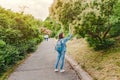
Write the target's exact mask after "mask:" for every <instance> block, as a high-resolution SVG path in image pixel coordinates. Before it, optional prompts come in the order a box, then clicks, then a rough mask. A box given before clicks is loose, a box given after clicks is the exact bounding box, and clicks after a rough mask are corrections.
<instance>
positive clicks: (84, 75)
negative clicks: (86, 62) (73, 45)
mask: <svg viewBox="0 0 120 80" xmlns="http://www.w3.org/2000/svg"><path fill="white" fill-rule="evenodd" d="M65 58H66V60H67V61H68V62H69V63H70V65H71V66H72V67H73V69H74V70H75V71H76V72H77V74H78V76H79V78H80V79H81V80H93V78H92V77H91V76H90V75H89V74H88V73H87V72H86V71H84V70H83V69H82V68H81V66H79V65H78V64H77V62H76V61H75V60H73V59H72V58H71V57H70V56H69V55H66V56H65Z"/></svg>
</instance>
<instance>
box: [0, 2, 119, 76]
mask: <svg viewBox="0 0 120 80" xmlns="http://www.w3.org/2000/svg"><path fill="white" fill-rule="evenodd" d="M49 11H50V15H49V16H48V17H47V18H46V19H45V20H44V21H42V20H38V19H35V18H34V17H33V16H32V15H29V14H24V12H19V13H17V12H13V11H11V10H9V9H8V10H6V9H4V8H2V7H0V76H1V75H2V72H5V71H6V70H7V69H9V67H10V66H11V65H14V64H15V63H16V62H18V61H19V60H22V59H24V58H25V56H26V54H28V53H30V52H32V51H35V50H36V48H37V45H38V44H39V43H40V42H41V41H42V40H43V36H44V35H45V34H49V36H50V37H57V36H58V33H59V32H61V31H64V32H65V34H68V32H70V31H71V32H72V33H73V34H74V35H76V37H78V38H81V37H82V38H84V39H85V40H86V41H87V42H88V43H89V45H90V47H92V48H93V49H95V50H108V51H112V50H113V49H120V41H119V40H120V27H119V26H120V0H54V2H53V4H52V5H51V7H50V10H49ZM47 31H48V32H47ZM49 32H50V33H49ZM76 44H77V43H76ZM111 48H112V49H111ZM71 50H72V49H71ZM76 53H77V52H76ZM91 53H92V52H91ZM96 53H97V52H96ZM84 55H86V54H84ZM95 55H96V54H95ZM102 56H103V55H102ZM78 57H79V56H78ZM92 58H93V57H92ZM80 59H82V58H80ZM86 59H87V58H86ZM87 60H89V59H87ZM81 61H82V60H81ZM81 63H82V62H81ZM90 65H91V64H90ZM83 66H84V67H86V66H85V65H83Z"/></svg>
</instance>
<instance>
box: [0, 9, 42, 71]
mask: <svg viewBox="0 0 120 80" xmlns="http://www.w3.org/2000/svg"><path fill="white" fill-rule="evenodd" d="M39 26H41V21H40V20H37V19H34V17H33V16H32V15H24V14H21V13H14V12H12V11H11V10H5V9H4V8H1V7H0V72H2V71H5V70H6V69H8V67H9V66H10V65H13V64H15V63H16V62H17V61H18V60H20V59H22V58H24V56H25V55H26V53H28V52H31V51H35V50H36V48H37V44H38V43H40V42H41V41H42V40H43V39H42V35H41V34H40V31H39Z"/></svg>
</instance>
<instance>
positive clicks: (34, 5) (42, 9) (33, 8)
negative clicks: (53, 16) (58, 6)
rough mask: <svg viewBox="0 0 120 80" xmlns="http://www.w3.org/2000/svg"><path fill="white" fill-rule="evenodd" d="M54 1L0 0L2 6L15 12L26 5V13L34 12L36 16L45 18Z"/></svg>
mask: <svg viewBox="0 0 120 80" xmlns="http://www.w3.org/2000/svg"><path fill="white" fill-rule="evenodd" d="M52 2H53V0H0V6H1V7H4V8H6V9H11V10H12V11H15V12H19V11H21V10H23V7H25V8H24V12H25V14H32V15H33V16H34V17H35V18H37V19H41V20H44V19H45V18H46V17H47V16H48V15H49V7H50V6H51V4H52Z"/></svg>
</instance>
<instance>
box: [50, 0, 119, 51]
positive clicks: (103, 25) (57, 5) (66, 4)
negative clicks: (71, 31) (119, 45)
mask: <svg viewBox="0 0 120 80" xmlns="http://www.w3.org/2000/svg"><path fill="white" fill-rule="evenodd" d="M118 2H119V1H118V0H90V1H84V0H67V1H63V0H55V2H54V3H53V5H52V6H51V9H50V15H51V16H52V17H53V18H54V19H56V20H58V21H59V22H60V23H61V24H62V25H64V28H65V30H68V26H69V25H70V24H71V25H72V26H73V27H74V28H75V33H76V34H78V35H80V36H82V37H83V38H87V40H88V42H89V44H90V45H91V46H92V47H94V48H96V49H105V48H109V47H110V46H111V45H112V44H113V41H112V40H111V36H110V32H111V29H114V25H115V24H116V21H115V20H114V19H113V18H115V19H117V20H118V16H116V17H115V15H116V12H117V10H118V8H117V6H118ZM115 6H116V7H115ZM117 13H118V12H117Z"/></svg>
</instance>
